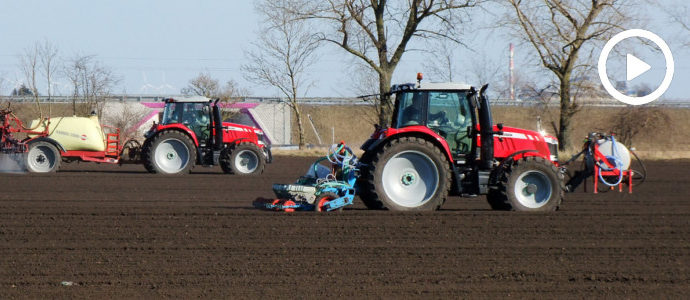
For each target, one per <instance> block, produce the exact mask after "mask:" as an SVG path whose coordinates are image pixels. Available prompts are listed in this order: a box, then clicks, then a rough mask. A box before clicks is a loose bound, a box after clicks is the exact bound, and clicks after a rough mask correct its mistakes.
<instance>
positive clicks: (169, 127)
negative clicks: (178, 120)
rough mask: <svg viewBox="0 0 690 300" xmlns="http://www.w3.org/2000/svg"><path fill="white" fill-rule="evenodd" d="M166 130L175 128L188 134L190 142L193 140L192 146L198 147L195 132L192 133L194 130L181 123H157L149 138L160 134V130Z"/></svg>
mask: <svg viewBox="0 0 690 300" xmlns="http://www.w3.org/2000/svg"><path fill="white" fill-rule="evenodd" d="M168 130H176V131H180V132H182V133H184V134H186V135H188V136H189V138H191V139H192V142H194V146H196V147H199V141H198V140H197V138H196V134H195V133H194V131H191V130H190V129H189V128H187V127H186V126H184V125H183V124H169V125H158V128H157V129H156V133H155V134H153V135H152V136H151V137H150V138H153V137H154V136H157V135H159V134H161V132H163V131H168Z"/></svg>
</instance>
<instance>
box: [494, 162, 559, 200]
mask: <svg viewBox="0 0 690 300" xmlns="http://www.w3.org/2000/svg"><path fill="white" fill-rule="evenodd" d="M563 182H564V179H563V174H561V173H560V172H559V171H558V168H556V166H555V165H554V164H553V163H551V162H549V161H547V160H545V159H544V158H541V157H524V158H522V159H520V160H518V161H515V162H514V163H513V164H512V165H511V166H510V167H509V168H507V169H506V170H505V171H504V172H503V174H502V175H499V181H498V186H497V187H496V189H492V190H490V191H489V194H488V195H487V197H486V198H487V200H488V202H489V205H491V208H493V209H495V210H515V211H555V210H558V208H559V206H560V205H561V202H562V201H563V197H564V191H565V186H564V183H563Z"/></svg>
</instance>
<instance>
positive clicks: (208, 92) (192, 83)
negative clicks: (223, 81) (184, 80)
mask: <svg viewBox="0 0 690 300" xmlns="http://www.w3.org/2000/svg"><path fill="white" fill-rule="evenodd" d="M181 92H182V94H184V95H187V96H204V97H207V98H215V97H216V96H217V95H218V94H220V88H219V84H218V80H217V79H214V78H213V77H211V74H209V73H203V72H202V73H199V75H198V76H197V77H194V78H192V79H190V80H189V84H188V85H187V87H185V88H183V89H182V91H181Z"/></svg>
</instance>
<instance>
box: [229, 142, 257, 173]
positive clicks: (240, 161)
mask: <svg viewBox="0 0 690 300" xmlns="http://www.w3.org/2000/svg"><path fill="white" fill-rule="evenodd" d="M229 155H230V159H229V160H222V159H221V161H222V163H221V164H222V165H225V167H224V168H223V170H224V171H225V169H229V170H230V171H231V172H232V173H233V174H237V175H243V176H251V175H258V174H261V173H263V172H264V166H265V165H266V158H265V157H264V155H263V153H262V151H261V149H259V147H258V146H256V144H254V143H246V142H245V143H240V144H238V145H237V146H235V147H233V148H232V150H231V151H230V153H229ZM226 173H227V172H226Z"/></svg>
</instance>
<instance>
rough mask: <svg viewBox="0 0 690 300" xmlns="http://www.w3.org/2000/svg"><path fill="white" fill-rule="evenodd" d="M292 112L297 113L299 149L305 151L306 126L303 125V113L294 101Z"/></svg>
mask: <svg viewBox="0 0 690 300" xmlns="http://www.w3.org/2000/svg"><path fill="white" fill-rule="evenodd" d="M292 111H294V112H295V118H296V119H297V136H298V139H299V144H298V147H299V149H304V145H306V143H305V142H304V126H303V125H302V112H301V111H300V109H299V106H298V105H297V101H296V100H294V101H293V104H292Z"/></svg>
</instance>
